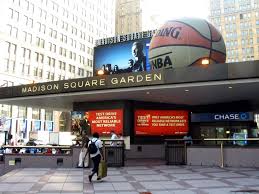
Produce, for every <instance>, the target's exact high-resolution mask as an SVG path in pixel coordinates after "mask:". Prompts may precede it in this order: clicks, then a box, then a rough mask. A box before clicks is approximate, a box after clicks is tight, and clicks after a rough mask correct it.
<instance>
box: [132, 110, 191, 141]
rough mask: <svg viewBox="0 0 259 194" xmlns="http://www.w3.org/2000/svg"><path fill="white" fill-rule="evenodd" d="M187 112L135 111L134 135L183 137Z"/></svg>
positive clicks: (185, 129)
mask: <svg viewBox="0 0 259 194" xmlns="http://www.w3.org/2000/svg"><path fill="white" fill-rule="evenodd" d="M188 129H189V127H188V111H183V110H136V111H135V134H136V135H144V136H146V135H147V136H149V135H155V136H161V135H185V134H187V132H188Z"/></svg>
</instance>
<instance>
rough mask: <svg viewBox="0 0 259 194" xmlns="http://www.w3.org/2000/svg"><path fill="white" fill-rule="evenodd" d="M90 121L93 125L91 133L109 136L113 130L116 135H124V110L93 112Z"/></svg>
mask: <svg viewBox="0 0 259 194" xmlns="http://www.w3.org/2000/svg"><path fill="white" fill-rule="evenodd" d="M88 113H89V121H90V123H91V133H92V134H93V133H94V132H98V133H99V134H101V135H109V134H110V132H111V131H112V130H113V131H114V132H115V133H116V134H120V133H122V129H123V110H122V109H111V110H94V111H93V110H91V111H89V112H88Z"/></svg>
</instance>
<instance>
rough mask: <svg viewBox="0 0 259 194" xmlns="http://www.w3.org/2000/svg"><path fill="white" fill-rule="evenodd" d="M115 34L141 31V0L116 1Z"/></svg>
mask: <svg viewBox="0 0 259 194" xmlns="http://www.w3.org/2000/svg"><path fill="white" fill-rule="evenodd" d="M115 19H116V23H115V31H116V35H121V34H129V33H132V32H140V31H142V8H141V0H117V1H116V16H115Z"/></svg>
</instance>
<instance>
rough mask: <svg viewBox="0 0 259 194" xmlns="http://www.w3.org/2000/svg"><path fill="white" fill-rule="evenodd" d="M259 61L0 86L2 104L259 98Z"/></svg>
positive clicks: (67, 107) (65, 107) (58, 107)
mask: <svg viewBox="0 0 259 194" xmlns="http://www.w3.org/2000/svg"><path fill="white" fill-rule="evenodd" d="M258 67H259V61H253V62H241V63H232V64H226V63H225V64H214V65H211V66H208V67H188V68H179V69H173V70H159V71H152V72H140V73H129V74H120V75H108V76H98V77H91V78H80V79H73V80H62V81H56V82H45V83H38V84H33V85H32V84H30V85H22V86H14V87H8V88H0V104H12V105H19V106H30V107H40V108H52V109H55V110H72V109H73V103H74V102H96V101H107V100H137V101H148V102H163V103H174V104H186V105H206V104H215V103H225V102H232V101H239V100H248V101H252V102H254V103H258V102H259V90H258V88H259V70H258V69H259V68H258Z"/></svg>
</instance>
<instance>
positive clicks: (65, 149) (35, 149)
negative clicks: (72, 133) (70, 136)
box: [1, 145, 71, 155]
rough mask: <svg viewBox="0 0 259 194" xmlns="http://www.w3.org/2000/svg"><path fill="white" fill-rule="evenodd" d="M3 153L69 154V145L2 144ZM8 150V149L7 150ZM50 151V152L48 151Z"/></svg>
mask: <svg viewBox="0 0 259 194" xmlns="http://www.w3.org/2000/svg"><path fill="white" fill-rule="evenodd" d="M1 148H2V149H3V150H4V151H3V152H4V154H50V155H51V154H53V155H54V154H55V155H57V154H71V146H48V145H35V146H10V145H3V146H1ZM7 150H8V151H7ZM50 151H51V152H50Z"/></svg>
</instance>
